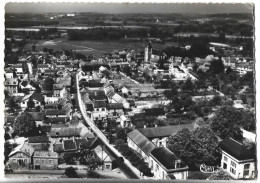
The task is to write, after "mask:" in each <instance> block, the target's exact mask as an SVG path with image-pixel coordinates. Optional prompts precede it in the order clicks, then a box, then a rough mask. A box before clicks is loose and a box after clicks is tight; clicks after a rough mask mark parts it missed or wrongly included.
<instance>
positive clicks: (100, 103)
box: [94, 101, 106, 108]
mask: <svg viewBox="0 0 260 183" xmlns="http://www.w3.org/2000/svg"><path fill="white" fill-rule="evenodd" d="M101 107H106V102H105V101H95V102H94V108H101Z"/></svg>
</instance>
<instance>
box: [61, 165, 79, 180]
mask: <svg viewBox="0 0 260 183" xmlns="http://www.w3.org/2000/svg"><path fill="white" fill-rule="evenodd" d="M64 174H65V175H67V176H68V177H69V178H77V177H78V174H77V172H76V170H75V168H73V167H68V168H66V169H65V172H64Z"/></svg>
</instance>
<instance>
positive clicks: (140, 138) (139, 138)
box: [127, 130, 156, 155]
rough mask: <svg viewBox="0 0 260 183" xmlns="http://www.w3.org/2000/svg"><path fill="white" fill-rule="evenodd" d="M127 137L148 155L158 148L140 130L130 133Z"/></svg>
mask: <svg viewBox="0 0 260 183" xmlns="http://www.w3.org/2000/svg"><path fill="white" fill-rule="evenodd" d="M127 136H128V137H129V138H130V139H131V140H132V141H133V142H134V143H135V144H136V145H137V146H138V147H139V148H140V149H141V150H142V151H143V152H144V153H145V154H147V155H149V154H150V153H151V151H152V150H153V149H154V148H156V146H155V145H154V144H153V143H152V142H151V141H150V140H148V139H147V138H146V137H145V136H144V135H143V134H142V133H140V132H139V131H138V130H134V131H132V132H130V133H128V134H127Z"/></svg>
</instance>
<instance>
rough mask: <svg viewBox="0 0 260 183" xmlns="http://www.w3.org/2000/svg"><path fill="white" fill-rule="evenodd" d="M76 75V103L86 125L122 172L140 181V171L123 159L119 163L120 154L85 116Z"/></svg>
mask: <svg viewBox="0 0 260 183" xmlns="http://www.w3.org/2000/svg"><path fill="white" fill-rule="evenodd" d="M78 74H79V73H78ZM78 74H77V75H76V87H77V103H78V105H79V109H80V111H81V113H82V116H83V118H84V120H85V122H86V123H87V125H88V126H89V127H90V128H91V129H92V131H93V132H94V133H95V134H96V136H97V137H98V138H99V139H100V141H101V142H102V143H103V144H104V145H105V147H106V149H107V150H108V152H109V153H110V154H111V155H112V156H113V157H114V158H115V159H116V160H118V161H117V162H119V164H120V168H121V169H122V171H123V172H124V173H125V174H126V175H128V177H129V178H132V179H141V176H140V171H139V170H138V169H137V168H135V167H134V166H133V165H132V164H131V163H130V162H129V161H128V160H127V159H125V158H124V161H123V162H120V161H119V158H120V157H123V156H122V154H121V153H119V152H118V151H117V150H116V149H115V148H114V147H113V146H111V144H109V142H108V139H107V138H106V136H105V135H104V134H103V133H102V132H101V131H100V130H99V129H98V128H97V127H96V126H95V124H94V123H93V121H92V120H91V119H90V118H89V117H88V116H87V114H86V109H85V105H83V101H82V100H81V95H80V92H79V80H78V76H79V75H78Z"/></svg>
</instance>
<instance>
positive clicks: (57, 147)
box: [53, 144, 64, 152]
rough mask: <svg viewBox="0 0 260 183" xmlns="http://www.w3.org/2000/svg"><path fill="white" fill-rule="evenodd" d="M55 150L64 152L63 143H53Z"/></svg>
mask: <svg viewBox="0 0 260 183" xmlns="http://www.w3.org/2000/svg"><path fill="white" fill-rule="evenodd" d="M53 151H54V152H62V151H64V146H63V144H53Z"/></svg>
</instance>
